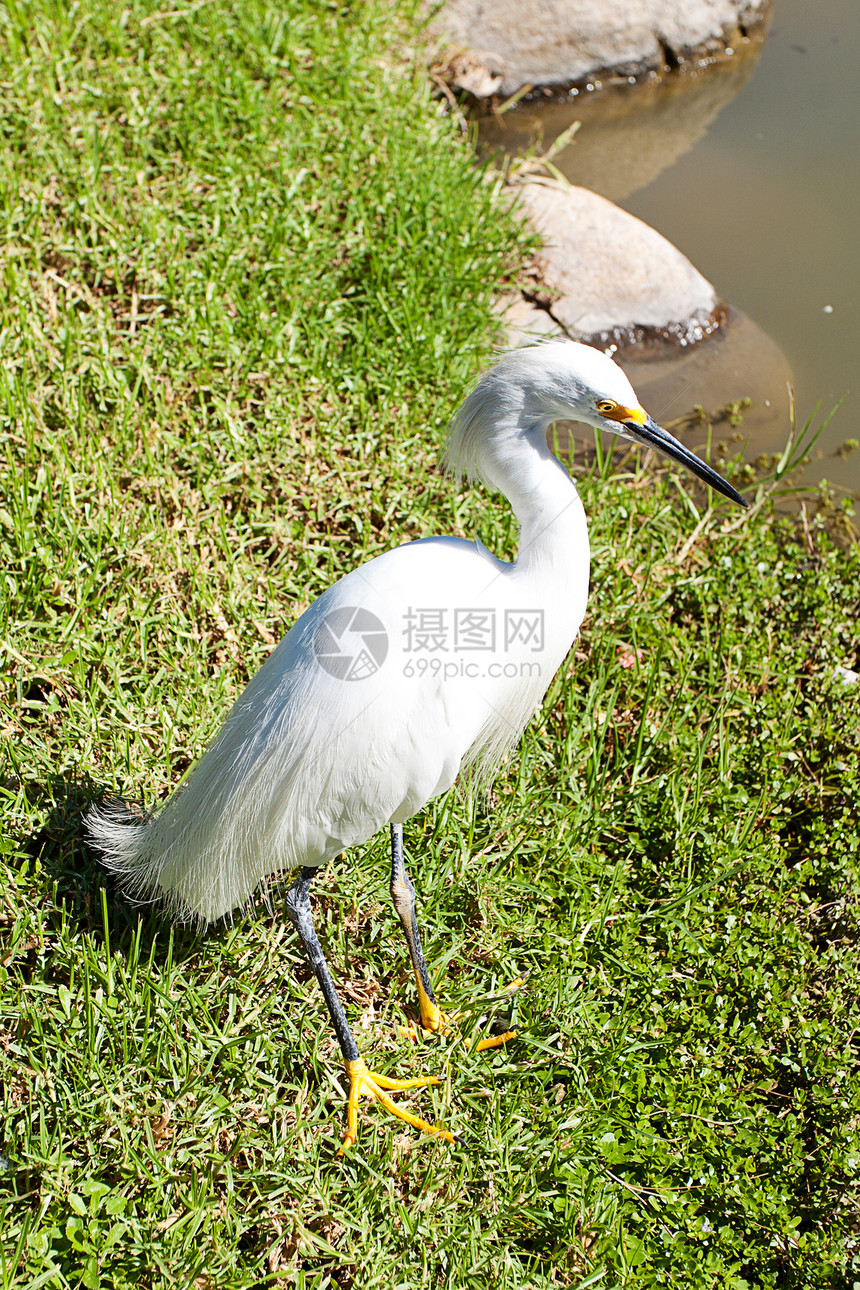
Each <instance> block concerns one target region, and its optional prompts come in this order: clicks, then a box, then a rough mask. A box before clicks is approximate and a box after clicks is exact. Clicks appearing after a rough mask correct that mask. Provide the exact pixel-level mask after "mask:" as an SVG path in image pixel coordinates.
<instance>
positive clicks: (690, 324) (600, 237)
mask: <svg viewBox="0 0 860 1290" xmlns="http://www.w3.org/2000/svg"><path fill="white" fill-rule="evenodd" d="M518 195H519V197H520V199H521V201H522V205H523V208H524V211H525V214H526V217H527V219H528V222H529V224H530V225H531V227H532V228H534V229H535V230H536V231H537V232H538V233H540V234H541V236H542V239H543V248H542V249H541V251H540V252H539V253H538V255H537V256H536V259H535V271H536V281H535V285H534V291H533V292H531V293H529V294H530V295H531V296H532V297H533V303H537V304H538V305H539V306H541V307H540V308H538V310H537V313H543V314H544V315H545V316H549V317H550V318H551V320H552V321H553V322H555V323H556V324H557V326H558V328H559V329H560V330H563V331H565V332H566V333H567V334H568V335H570V336H573V337H575V338H576V339H579V340H585V341H588V342H589V343H591V344H595V345H598V346H600V347H601V348H608V347H609V346H610V345H614V346H616V347H617V348H619V349H623V348H630V347H633V346H636V347H637V348H638V349H639V350H640V351H641V350H643V349H644V348H648V347H653V346H655V345H657V346H659V345H661V344H664V343H669V344H671V345H674V346H677V347H680V348H686V347H687V346H689V345H691V344H695V343H696V341H698V340H701V339H703V338H704V337H705V336H707V335H709V334H711V333H712V332H714V331H716V330H717V328H718V327H719V325H720V322H721V319H722V318H723V317H724V314H725V308H724V306H723V304H722V302H721V301H720V299H719V297H718V295H717V293H716V291H715V290H714V288H713V287H712V286H711V284H710V283H709V282H708V281H707V280H706V279H705V278H703V277H702V275H701V273H699V272H698V270H697V269H695V268H694V267H693V265H692V264H691V263H690V261H689V260H688V259H687V258H686V257H685V256H684V255H682V254H681V252H680V251H679V250H677V248H676V247H674V246H672V244H671V242H667V240H666V239H665V238H664V237H661V235H660V234H659V233H657V232H655V231H654V229H652V228H649V227H648V225H647V224H643V223H642V221H641V220H638V219H636V218H635V216H633V215H629V214H628V213H627V212H626V211H623V210H621V209H620V208H619V207H617V206H614V205H613V204H612V202H609V201H607V200H606V199H605V198H604V197H598V195H597V194H596V193H592V192H589V191H588V190H587V189H585V188H574V187H571V186H569V185H561V184H558V183H550V182H548V183H539V182H531V183H527V184H524V185H523V186H522V188H521V189H520V190H519V194H518ZM510 321H511V326H512V328H513V330H514V332H515V334H516V335H515V337H512V339H514V342H515V343H516V337H517V336H519V335H522V334H526V335H528V334H532V335H533V334H536V333H537V334H546V331H547V324H546V321H545V319H538V318H537V317H535V316H534V315H533V314H532V313H530V312H529V309H528V308H524V306H523V303H522V302H519V303H518V304H517V306H516V311H515V313H512V314H510Z"/></svg>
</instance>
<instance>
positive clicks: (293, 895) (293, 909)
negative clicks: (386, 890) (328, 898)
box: [286, 869, 359, 1065]
mask: <svg viewBox="0 0 860 1290" xmlns="http://www.w3.org/2000/svg"><path fill="white" fill-rule="evenodd" d="M315 874H316V869H302V871H301V873H300V875H299V877H298V878H297V879H296V881H295V882H294V883H293V885H292V887H290V889H289V891H288V892H287V898H286V904H287V913H288V914H289V916H290V919H291V920H292V923H293V926H294V927H295V929H296V931H297V932H298V934H299V936H300V937H301V941H302V945H303V946H304V949H305V953H306V954H307V956H308V962H309V963H310V965H311V967H312V968H313V970H314V976H315V977H316V979H317V981H319V986H320V989H321V990H322V992H323V998H324V999H325V1001H326V1005H327V1007H328V1010H329V1015H330V1016H331V1020H332V1025H333V1026H334V1030H335V1034H336V1035H337V1041H338V1043H339V1044H340V1048H341V1052H342V1053H343V1060H344V1061H345V1062H346V1063H347V1065H348V1064H349V1062H357V1061H358V1056H359V1054H358V1044H357V1043H356V1042H355V1038H354V1036H353V1033H352V1031H351V1030H350V1028H349V1022H348V1021H347V1019H346V1013H345V1012H344V1010H343V1007H342V1005H341V1002H340V999H339V998H338V997H337V991H336V990H335V988H334V981H333V980H332V976H331V972H329V970H328V964H327V963H326V961H325V958H324V956H323V952H322V947H321V946H320V943H319V941H318V939H317V934H316V931H315V929H314V920H313V915H312V914H311V883H312V882H313V880H314V875H315Z"/></svg>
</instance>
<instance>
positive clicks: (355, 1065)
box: [286, 868, 456, 1150]
mask: <svg viewBox="0 0 860 1290" xmlns="http://www.w3.org/2000/svg"><path fill="white" fill-rule="evenodd" d="M315 873H316V869H307V868H305V869H302V871H301V873H300V874H299V876H298V878H297V879H296V881H295V882H294V883H293V885H292V887H290V889H289V891H288V892H287V897H286V904H287V913H288V915H289V917H290V919H291V920H292V923H293V925H294V927H295V928H296V931H297V932H298V934H299V936H300V937H301V941H302V945H303V946H304V948H305V953H306V954H307V956H308V961H309V962H310V965H311V967H312V968H313V970H314V976H315V977H316V979H317V981H319V986H320V989H321V990H322V992H323V998H324V999H325V1001H326V1005H327V1006H328V1010H329V1015H330V1016H331V1020H332V1025H333V1026H334V1029H335V1033H336V1035H337V1039H338V1043H339V1044H340V1047H341V1052H342V1053H343V1060H344V1062H345V1064H346V1070H347V1074H348V1075H349V1101H348V1104H347V1118H346V1125H347V1127H346V1136H345V1137H344V1140H343V1147H342V1150H347V1149H348V1148H349V1147H351V1146H352V1145H353V1143H354V1142H355V1139H356V1135H357V1134H358V1102H359V1098H360V1097H361V1096H362V1095H365V1096H371V1097H375V1098H376V1100H377V1101H378V1102H381V1103H382V1105H383V1106H384V1107H385V1108H386V1110H388V1111H390V1112H391V1114H392V1115H396V1116H397V1117H398V1118H399V1119H401V1120H405V1121H406V1123H407V1124H411V1125H412V1126H413V1127H414V1128H416V1129H421V1130H422V1132H424V1133H433V1134H435V1135H436V1136H437V1137H440V1138H444V1139H445V1141H446V1142H455V1141H456V1139H455V1137H454V1135H453V1134H452V1133H450V1132H449V1131H448V1130H447V1129H443V1128H441V1127H440V1126H439V1125H436V1124H428V1123H427V1121H426V1120H422V1119H421V1118H420V1117H419V1116H417V1115H410V1113H409V1112H408V1111H404V1110H403V1109H402V1108H401V1107H399V1106H398V1105H397V1103H396V1102H394V1101H392V1099H391V1098H390V1097H389V1096H388V1095H389V1093H399V1092H401V1091H402V1090H404V1089H412V1088H424V1087H425V1086H426V1085H427V1084H437V1083H438V1082H439V1081H438V1080H436V1079H433V1078H432V1077H430V1078H428V1077H427V1076H422V1077H421V1078H420V1079H389V1077H388V1076H387V1075H375V1074H373V1072H371V1071H369V1070H368V1069H367V1066H366V1065H365V1062H364V1059H363V1057H362V1056H361V1055H360V1053H359V1051H358V1045H357V1044H356V1042H355V1038H354V1036H353V1033H352V1031H351V1030H350V1028H349V1022H348V1021H347V1019H346V1013H345V1012H344V1010H343V1008H342V1006H341V1002H340V999H339V998H338V997H337V991H336V990H335V988H334V981H333V980H332V976H331V973H330V972H329V970H328V964H327V963H326V961H325V958H324V956H323V952H322V948H321V946H320V943H319V941H318V939H317V934H316V931H315V930H314V922H313V917H312V915H311V883H312V882H313V878H314V874H315ZM419 953H420V950H419Z"/></svg>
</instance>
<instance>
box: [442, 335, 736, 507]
mask: <svg viewBox="0 0 860 1290" xmlns="http://www.w3.org/2000/svg"><path fill="white" fill-rule="evenodd" d="M559 420H571V421H584V422H585V423H586V424H587V425H592V426H596V427H597V428H598V429H599V430H608V431H610V433H612V434H618V435H621V437H622V438H624V439H630V440H631V441H632V442H634V443H640V444H644V445H646V446H647V447H649V448H655V449H657V451H658V452H662V453H664V454H665V455H666V456H668V457H671V458H672V459H673V460H675V461H677V462H680V463H681V464H682V465H684V466H686V467H687V469H688V470H690V471H692V473H693V474H694V475H696V476H697V477H698V478H699V479H701V480H703V481H704V482H705V483H706V484H709V485H710V487H711V488H713V489H715V490H716V491H717V492H719V493H722V494H723V496H725V497H729V498H731V500H732V501H733V502H738V503H739V505H741V506H746V504H747V503H746V502H745V501H744V499H743V498H742V497H741V495H740V493H738V492H737V490H736V489H734V488H733V487H732V486H731V484H729V483H727V482H726V480H724V479H722V478H721V477H720V476H719V475H718V474H717V473H716V471H714V470H712V469H711V467H710V466H708V465H707V464H706V463H705V462H703V461H701V460H700V459H699V458H698V457H697V456H696V455H695V453H692V452H690V450H689V448H685V447H684V445H683V444H682V443H680V442H679V441H678V440H677V439H675V438H674V436H673V435H671V434H669V432H668V430H664V429H663V427H662V426H660V425H658V424H657V422H656V421H655V420H654V419H653V417H651V416H649V415H648V413H647V412H646V411H645V409H644V408H643V407H642V405H641V404H640V402H639V400H638V398H637V397H636V394H635V392H634V390H633V387H632V385H631V384H630V382H629V381H628V379H627V377H626V376H625V375H624V373H623V372H622V370H621V368H620V367H619V366H618V364H617V363H614V362H613V360H612V359H611V358H609V356H608V355H607V354H604V353H602V351H601V350H598V349H592V347H591V346H590V345H581V344H579V343H577V342H576V341H570V340H554V341H544V342H542V343H541V344H539V345H532V346H529V347H527V348H525V349H520V350H516V351H514V352H513V353H511V354H507V355H506V356H505V357H504V358H503V359H502V360H501V361H500V362H499V363H497V364H496V366H495V367H494V368H492V369H491V370H490V371H489V372H487V373H486V375H485V376H483V377H482V378H481V380H480V381H479V382H478V384H477V385H476V386H475V388H474V389H473V391H472V393H471V394H470V395H469V397H468V398H467V399H466V401H465V403H464V404H463V406H462V407H461V409H460V411H459V412H458V414H457V416H456V418H455V420H454V423H453V426H452V432H451V438H450V440H449V443H448V448H447V459H448V462H449V464H450V465H451V466H453V467H454V469H456V470H459V471H464V472H465V473H469V474H478V475H480V476H484V477H486V474H487V473H488V472H485V470H484V469H482V464H481V463H482V458H483V457H485V456H486V453H487V448H488V446H489V445H490V444H491V443H492V440H493V439H496V440H498V439H507V440H508V441H510V439H511V438H512V437H515V436H522V435H526V436H535V437H536V438H537V439H542V438H543V437H544V436H545V435H546V431H547V429H548V428H549V426H550V425H552V423H553V422H554V421H559ZM506 446H507V447H509V446H510V445H509V443H508V445H506ZM490 473H491V472H490Z"/></svg>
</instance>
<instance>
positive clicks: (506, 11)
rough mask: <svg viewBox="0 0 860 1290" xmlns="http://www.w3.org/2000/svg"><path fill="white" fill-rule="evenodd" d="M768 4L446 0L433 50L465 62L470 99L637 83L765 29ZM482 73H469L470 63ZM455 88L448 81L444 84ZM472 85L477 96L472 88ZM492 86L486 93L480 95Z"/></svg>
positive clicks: (765, 0)
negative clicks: (606, 78) (463, 55)
mask: <svg viewBox="0 0 860 1290" xmlns="http://www.w3.org/2000/svg"><path fill="white" fill-rule="evenodd" d="M770 4H771V0H612V3H607V0H448V3H446V4H445V5H444V7H443V8H442V10H441V12H440V13H439V14H438V15H437V16H436V17H435V19H434V22H433V31H434V34H435V36H436V38H437V39H438V40H439V41H440V43H443V44H447V45H449V46H453V47H454V48H455V49H459V50H461V51H470V52H471V53H472V55H473V60H472V65H471V68H470V83H469V84H465V83H464V85H463V88H467V89H469V90H470V92H472V93H475V94H476V97H488V96H489V95H490V94H495V93H498V94H500V95H502V96H507V95H510V94H513V93H514V92H515V91H516V90H518V89H520V88H521V87H522V86H524V85H534V86H541V87H542V86H548V87H550V86H558V87H561V86H565V85H573V84H576V83H578V82H581V81H585V80H587V79H588V78H589V77H591V76H595V75H597V74H599V73H602V72H611V73H615V74H623V75H628V74H633V75H638V74H641V73H642V72H645V71H648V70H657V71H659V70H661V69H664V68H666V67H669V68H672V67H678V66H680V65H683V64H684V63H685V62H689V61H693V60H694V59H696V58H700V57H702V56H703V55H707V54H709V53H711V52H713V51H715V50H721V49H724V48H725V45H726V44H727V43H728V42H730V41H731V40H732V39H733V38H735V36H736V35H737V34H741V35H742V34H744V33H745V31H746V30H747V29H748V28H751V27H757V26H759V25H761V24H762V23H763V22H765V21H766V19H767V16H768V14H769V12H770ZM475 60H477V61H478V62H479V63H481V64H482V65H483V68H484V73H483V74H479V73H478V72H477V71H476V68H475V66H474V62H475ZM452 79H453V82H454V83H455V84H457V83H459V82H458V81H457V79H456V76H455V77H453V78H452ZM473 84H474V85H477V86H479V87H481V86H483V87H484V88H483V89H481V88H479V89H478V90H477V91H476V90H474V89H472V85H473ZM490 86H492V87H493V88H487V87H490Z"/></svg>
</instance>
